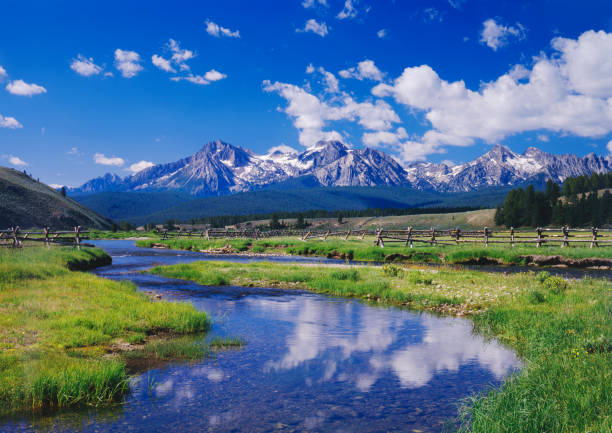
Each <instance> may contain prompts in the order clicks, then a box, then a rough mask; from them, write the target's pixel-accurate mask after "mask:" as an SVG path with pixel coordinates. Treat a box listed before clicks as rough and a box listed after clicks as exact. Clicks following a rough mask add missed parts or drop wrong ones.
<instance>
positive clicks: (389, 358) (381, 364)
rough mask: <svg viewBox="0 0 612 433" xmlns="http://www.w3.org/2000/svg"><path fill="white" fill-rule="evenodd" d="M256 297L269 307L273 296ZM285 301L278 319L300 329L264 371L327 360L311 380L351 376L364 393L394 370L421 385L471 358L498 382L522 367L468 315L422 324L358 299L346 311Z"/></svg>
mask: <svg viewBox="0 0 612 433" xmlns="http://www.w3.org/2000/svg"><path fill="white" fill-rule="evenodd" d="M251 302H253V303H257V304H258V305H257V307H259V308H265V309H269V308H270V302H269V301H266V302H263V303H261V302H256V301H251ZM283 304H284V305H283V307H282V308H278V309H277V314H278V316H279V319H281V320H286V321H288V322H291V323H293V324H294V331H293V332H292V333H291V334H290V335H289V336H288V337H287V339H286V353H284V355H283V356H282V357H280V358H278V359H274V360H272V361H269V362H268V363H266V367H265V368H266V369H268V370H269V369H274V370H283V369H285V370H286V369H292V368H296V367H298V366H299V365H301V364H304V363H306V362H310V361H315V360H317V359H318V358H320V359H323V360H324V361H323V363H324V368H323V369H322V371H321V374H320V377H318V378H313V377H308V378H307V379H306V381H307V383H308V384H311V383H312V381H313V380H315V381H318V382H320V381H329V380H348V381H351V382H353V383H354V384H355V385H356V387H357V388H358V389H359V390H360V391H364V392H365V391H368V390H369V389H370V388H371V387H372V385H374V384H375V383H376V381H377V380H378V378H379V377H381V376H382V375H385V374H387V373H393V374H394V375H395V376H396V377H397V379H399V382H400V384H401V386H402V387H406V388H418V387H422V386H425V385H426V384H427V383H428V382H429V381H430V380H431V379H432V377H433V376H434V375H435V374H436V372H439V371H453V372H456V371H458V370H459V368H460V367H461V366H462V365H464V364H467V363H470V362H477V363H478V364H479V366H480V367H481V368H483V369H486V370H488V371H490V372H491V374H493V376H494V377H495V378H497V379H501V378H503V377H504V376H506V375H507V374H508V372H509V371H511V370H512V369H514V368H516V367H517V365H518V361H517V358H516V357H515V355H514V354H513V353H512V352H509V351H508V350H507V349H505V348H503V347H501V346H500V345H499V344H498V343H496V342H489V343H486V342H484V341H483V339H482V338H481V337H479V336H475V335H473V334H472V325H471V324H470V322H469V321H467V320H461V319H452V318H437V317H432V316H429V315H425V314H424V315H421V316H418V319H419V320H416V321H415V319H414V317H413V316H410V317H405V316H404V317H402V315H401V314H400V315H397V314H389V311H388V309H377V308H367V309H364V308H361V305H359V304H355V303H352V302H351V303H347V304H346V305H345V307H344V308H338V307H337V306H336V305H334V304H333V303H327V304H323V305H321V303H320V302H317V301H315V300H313V299H308V300H306V301H304V302H299V301H297V300H296V301H294V302H291V303H283ZM390 316H391V317H390ZM357 354H358V356H360V357H363V358H364V360H365V362H364V363H363V365H362V366H360V368H359V369H357V370H355V368H354V366H352V368H351V369H350V371H349V372H347V371H346V369H345V368H344V364H346V361H347V360H350V359H351V357H353V356H354V355H357Z"/></svg>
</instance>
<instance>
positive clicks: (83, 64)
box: [70, 54, 102, 77]
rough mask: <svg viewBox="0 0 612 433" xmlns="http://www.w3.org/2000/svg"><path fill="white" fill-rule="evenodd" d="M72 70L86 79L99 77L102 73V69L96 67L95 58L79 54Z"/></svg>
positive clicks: (71, 65) (71, 66)
mask: <svg viewBox="0 0 612 433" xmlns="http://www.w3.org/2000/svg"><path fill="white" fill-rule="evenodd" d="M70 69H72V70H73V71H74V72H76V73H77V74H79V75H82V76H84V77H90V76H92V75H98V74H99V73H100V72H102V67H100V66H98V65H96V64H95V63H94V61H93V58H91V57H90V58H86V57H84V56H82V55H81V54H79V55H78V56H77V58H76V59H72V63H70Z"/></svg>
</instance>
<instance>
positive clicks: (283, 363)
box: [0, 241, 520, 432]
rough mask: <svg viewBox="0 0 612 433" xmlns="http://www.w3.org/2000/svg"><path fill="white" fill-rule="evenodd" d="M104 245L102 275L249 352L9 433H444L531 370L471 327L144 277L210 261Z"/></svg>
mask: <svg viewBox="0 0 612 433" xmlns="http://www.w3.org/2000/svg"><path fill="white" fill-rule="evenodd" d="M96 244H97V245H98V246H100V247H102V248H104V249H105V250H106V251H108V252H109V253H110V254H111V255H112V256H113V265H111V266H108V267H104V268H100V269H98V270H97V271H96V273H97V274H99V275H101V276H104V277H108V278H112V279H122V280H123V279H125V280H130V281H133V282H134V283H136V284H137V285H138V286H139V288H140V289H143V290H155V291H156V292H159V293H161V294H162V295H163V298H164V299H173V300H183V301H189V302H191V303H193V304H194V305H195V306H196V308H198V309H203V310H205V311H207V312H209V313H210V314H211V315H212V316H213V318H214V325H213V328H212V331H211V334H212V335H228V336H237V337H241V338H243V339H244V340H246V342H247V344H246V346H245V347H243V348H242V349H239V350H232V351H225V352H221V353H219V354H218V355H217V356H216V358H215V359H207V360H204V361H202V362H198V363H195V364H184V363H183V364H171V365H169V366H166V367H164V368H160V369H155V370H151V371H149V372H147V373H144V374H142V375H140V376H137V377H135V378H134V379H133V380H132V384H131V391H132V392H131V393H130V394H129V395H128V396H127V397H126V398H125V402H124V404H122V405H119V406H117V407H113V408H110V409H108V408H107V409H103V410H94V409H88V410H80V411H65V412H61V413H54V414H50V415H41V416H38V417H36V418H30V419H17V420H13V421H10V422H9V423H8V424H7V423H5V424H2V423H0V431H37V430H45V431H62V432H64V431H66V432H72V431H86V432H124V431H127V432H133V431H134V432H135V431H142V432H152V431H160V432H161V431H164V432H166V431H177V432H178V431H181V432H200V431H277V430H278V431H337V432H356V431H364V432H365V431H413V430H416V431H423V432H436V431H442V430H443V428H444V426H445V425H447V426H448V425H449V423H450V422H452V419H453V418H454V417H455V416H456V414H457V407H458V402H459V401H460V400H461V399H462V398H463V397H466V396H469V395H471V394H473V393H476V392H480V391H485V390H487V389H489V388H490V387H491V386H497V385H499V384H500V383H501V382H502V380H503V379H504V378H505V377H506V376H507V375H508V374H510V373H512V372H513V371H515V370H516V369H517V368H518V367H519V365H520V363H519V360H518V359H517V357H516V356H515V355H514V353H513V352H511V351H510V350H508V349H506V348H504V347H502V346H501V345H499V344H498V343H496V342H495V341H485V340H484V339H483V338H482V337H480V336H478V335H473V334H472V325H471V322H469V321H468V320H464V319H455V318H439V317H435V316H432V315H429V314H419V313H414V312H410V311H406V310H401V309H397V308H391V307H377V306H372V305H367V304H365V303H362V302H359V301H356V300H350V299H338V298H331V297H326V296H321V295H316V294H312V293H305V292H298V291H288V290H277V289H253V288H242V287H205V286H199V285H197V284H193V283H190V282H185V281H178V280H171V279H166V278H161V277H158V276H153V275H147V274H139V273H136V271H138V270H141V269H146V268H149V267H151V266H153V265H158V264H173V263H184V262H188V261H193V260H202V259H203V258H204V255H202V254H198V253H190V252H183V251H172V250H157V249H155V250H154V249H143V248H136V247H134V243H133V242H132V241H98V242H96ZM215 259H219V258H218V257H216V258H215ZM227 259H232V260H238V261H251V260H258V258H256V259H254V258H250V257H249V258H247V257H234V258H231V257H230V258H227V257H223V260H227ZM282 259H283V260H286V261H290V262H295V261H301V262H315V263H316V262H342V261H334V260H328V259H318V258H295V257H286V258H282ZM296 259H297V260H296Z"/></svg>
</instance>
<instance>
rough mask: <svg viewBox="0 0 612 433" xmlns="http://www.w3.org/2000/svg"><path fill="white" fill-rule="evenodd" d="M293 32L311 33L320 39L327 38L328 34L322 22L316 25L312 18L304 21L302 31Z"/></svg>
mask: <svg viewBox="0 0 612 433" xmlns="http://www.w3.org/2000/svg"><path fill="white" fill-rule="evenodd" d="M295 31H296V32H297V33H306V32H312V33H314V34H316V35H319V36H321V37H322V38H324V37H325V36H327V34H328V33H329V29H328V27H327V24H325V22H324V21H322V22H321V23H318V22H317V20H315V19H314V18H311V19H309V20H308V21H306V24H304V28H303V29H295Z"/></svg>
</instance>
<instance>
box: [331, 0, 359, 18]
mask: <svg viewBox="0 0 612 433" xmlns="http://www.w3.org/2000/svg"><path fill="white" fill-rule="evenodd" d="M358 2H359V0H346V1H345V2H344V7H343V8H342V10H341V11H340V12H339V13H338V15H336V18H338V19H339V20H344V19H351V18H355V17H356V16H357V8H356V7H355V5H356V4H357V3H358Z"/></svg>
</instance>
